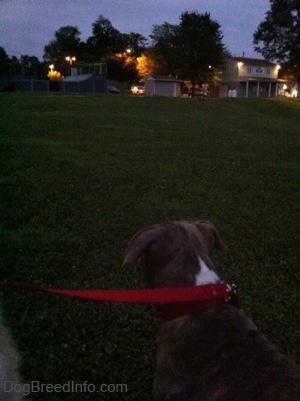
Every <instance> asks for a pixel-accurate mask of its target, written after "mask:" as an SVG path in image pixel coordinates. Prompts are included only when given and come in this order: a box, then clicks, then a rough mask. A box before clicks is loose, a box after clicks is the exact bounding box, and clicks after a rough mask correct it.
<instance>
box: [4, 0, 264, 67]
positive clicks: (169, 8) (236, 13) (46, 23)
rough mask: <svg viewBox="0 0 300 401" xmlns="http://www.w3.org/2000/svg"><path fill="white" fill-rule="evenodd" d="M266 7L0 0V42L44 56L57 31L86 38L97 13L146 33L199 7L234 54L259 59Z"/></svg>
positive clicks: (226, 2) (202, 0)
mask: <svg viewBox="0 0 300 401" xmlns="http://www.w3.org/2000/svg"><path fill="white" fill-rule="evenodd" d="M269 8H270V3H269V0H0V46H1V47H3V48H4V49H5V51H6V53H7V54H8V55H9V56H13V55H14V56H17V57H20V56H21V55H22V54H27V55H34V56H37V57H38V58H39V59H42V57H43V50H44V46H45V45H47V44H48V43H49V42H50V41H51V40H52V39H53V38H54V33H55V31H57V30H58V29H59V28H61V27H62V26H66V25H73V26H77V27H78V29H79V31H80V32H81V36H80V37H81V39H82V40H86V39H87V38H88V37H89V36H91V35H92V23H93V22H94V21H95V20H96V19H97V18H98V17H99V15H100V14H102V15H103V16H104V17H105V18H108V19H109V20H110V21H111V23H112V25H113V26H114V27H115V28H116V29H118V30H119V31H120V32H122V33H129V32H137V33H140V34H142V35H144V36H145V37H148V35H149V34H150V33H151V31H152V26H153V25H160V24H162V23H163V22H165V21H166V22H169V23H171V24H178V23H179V18H180V15H181V13H182V12H184V11H197V12H199V13H204V12H209V13H210V15H211V19H213V20H215V21H217V22H218V23H219V24H220V25H221V30H222V32H223V35H224V39H223V42H224V44H225V46H226V47H227V48H228V50H229V51H230V52H231V53H232V54H233V55H235V56H242V54H243V52H244V53H245V56H246V57H247V56H248V57H256V58H260V57H261V56H260V55H259V54H257V53H255V52H254V50H253V44H252V41H253V33H254V31H255V30H256V28H257V26H258V24H259V23H260V22H261V21H263V20H264V19H265V13H266V11H267V10H268V9H269Z"/></svg>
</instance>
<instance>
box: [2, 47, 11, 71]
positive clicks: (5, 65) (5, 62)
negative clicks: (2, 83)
mask: <svg viewBox="0 0 300 401" xmlns="http://www.w3.org/2000/svg"><path fill="white" fill-rule="evenodd" d="M9 71H10V61H9V57H8V55H7V53H6V51H5V49H4V48H3V47H0V73H6V74H8V73H9Z"/></svg>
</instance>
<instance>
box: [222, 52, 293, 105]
mask: <svg viewBox="0 0 300 401" xmlns="http://www.w3.org/2000/svg"><path fill="white" fill-rule="evenodd" d="M279 69H280V66H279V65H277V64H274V63H271V62H269V61H266V60H260V59H254V58H245V57H233V58H228V59H226V63H225V68H224V70H223V74H222V85H221V87H220V95H222V96H224V95H226V94H227V96H229V97H240V98H251V97H252V98H253V97H256V98H259V97H275V96H278V95H279V93H280V90H281V88H282V86H283V84H284V83H287V81H286V80H283V79H279V78H278V72H279Z"/></svg>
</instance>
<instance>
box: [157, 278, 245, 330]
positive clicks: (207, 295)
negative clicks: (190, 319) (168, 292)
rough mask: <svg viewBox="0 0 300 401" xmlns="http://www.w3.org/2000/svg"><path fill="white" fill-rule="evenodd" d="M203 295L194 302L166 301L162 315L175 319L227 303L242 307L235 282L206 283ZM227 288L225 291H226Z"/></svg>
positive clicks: (167, 319)
mask: <svg viewBox="0 0 300 401" xmlns="http://www.w3.org/2000/svg"><path fill="white" fill-rule="evenodd" d="M201 287H203V290H204V291H203V296H202V297H201V298H200V297H199V300H197V301H193V302H174V303H166V304H163V305H161V307H160V315H161V318H162V320H163V321H165V322H166V321H169V320H174V319H177V318H179V317H182V316H186V315H190V314H191V313H194V312H199V311H201V310H205V309H209V308H212V307H214V306H218V305H222V304H225V303H228V304H231V305H233V306H235V307H236V308H238V309H240V308H241V302H240V297H239V294H238V293H237V288H236V286H235V285H234V284H232V285H229V284H226V283H217V284H210V285H204V286H201ZM224 289H225V291H226V292H225V293H224Z"/></svg>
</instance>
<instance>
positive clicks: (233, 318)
mask: <svg viewBox="0 0 300 401" xmlns="http://www.w3.org/2000/svg"><path fill="white" fill-rule="evenodd" d="M213 248H216V249H220V250H224V249H225V248H226V247H225V245H224V243H223V241H222V240H221V238H220V236H219V234H218V232H217V230H216V228H215V227H214V226H213V225H212V224H211V223H209V222H205V221H196V222H186V221H179V222H176V221H175V222H168V223H163V224H158V225H155V226H152V227H149V228H146V229H144V230H142V231H140V232H138V233H137V234H136V235H135V236H134V237H133V238H132V239H131V241H130V243H129V246H128V249H127V251H126V255H125V259H124V264H136V265H138V266H139V267H140V268H141V269H142V272H143V275H144V277H145V279H146V281H147V283H148V285H149V286H150V287H152V288H159V287H160V288H163V287H179V286H180V287H183V286H194V285H204V284H213V283H218V282H220V278H219V276H218V273H217V271H216V268H215V266H214V265H213V263H212V261H211V259H210V257H209V252H210V251H211V250H212V249H213ZM299 387H300V369H299V367H298V366H297V365H296V364H295V363H294V362H292V361H290V360H289V359H287V358H286V357H285V356H283V355H281V354H280V353H279V352H278V351H277V350H276V348H275V347H274V346H273V345H271V344H270V343H269V342H268V341H267V339H266V338H265V337H264V336H263V335H262V334H261V333H260V332H259V331H258V329H257V327H256V326H255V324H254V323H253V322H252V321H251V320H250V319H249V318H248V317H247V316H246V315H245V313H244V312H243V310H241V309H239V308H237V307H235V306H233V305H231V304H229V303H226V302H224V303H222V304H220V305H217V306H214V307H211V308H208V309H205V310H200V311H197V312H194V313H190V314H187V315H184V316H178V317H176V318H174V319H172V320H169V321H165V322H164V323H162V326H161V328H160V331H159V335H158V350H157V368H156V374H155V379H154V385H153V397H154V400H155V401H299Z"/></svg>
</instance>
